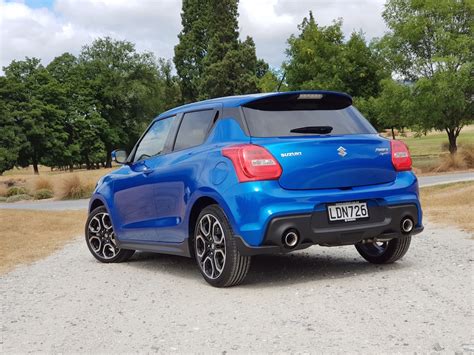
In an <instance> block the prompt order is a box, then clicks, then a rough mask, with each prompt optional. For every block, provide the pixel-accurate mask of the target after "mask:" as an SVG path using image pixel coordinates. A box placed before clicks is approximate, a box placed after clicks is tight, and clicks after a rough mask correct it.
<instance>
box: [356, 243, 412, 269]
mask: <svg viewBox="0 0 474 355" xmlns="http://www.w3.org/2000/svg"><path fill="white" fill-rule="evenodd" d="M410 243H411V236H403V237H400V238H395V239H392V240H390V241H388V242H376V243H358V244H356V245H355V247H356V249H357V251H358V252H359V254H360V255H361V256H362V257H363V258H364V259H365V260H367V261H368V262H371V263H373V264H390V263H393V262H395V261H397V260H398V259H400V258H402V257H403V256H404V255H405V254H406V252H407V251H408V248H409V247H410Z"/></svg>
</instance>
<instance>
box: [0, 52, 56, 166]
mask: <svg viewBox="0 0 474 355" xmlns="http://www.w3.org/2000/svg"><path fill="white" fill-rule="evenodd" d="M4 70H5V77H6V79H7V81H8V86H9V87H10V90H11V91H10V95H11V96H10V97H9V98H7V99H6V101H7V105H8V107H9V109H10V115H11V119H12V120H13V122H14V123H15V125H17V127H18V129H19V130H20V131H21V133H20V140H21V146H20V147H19V152H18V158H17V163H18V164H19V165H22V166H26V165H29V164H32V165H33V167H34V170H35V173H38V164H39V163H40V161H41V159H42V158H44V157H45V156H46V155H47V154H48V153H50V152H51V151H52V150H53V149H54V148H55V147H56V146H57V145H60V144H61V141H62V139H63V137H64V133H63V132H62V131H61V126H60V121H61V118H62V116H63V115H64V112H63V111H62V110H61V109H60V107H59V106H58V105H59V102H60V100H61V97H62V96H63V92H62V91H61V88H60V87H59V85H58V84H57V82H56V81H55V80H54V78H52V77H51V75H50V74H49V72H48V71H47V70H46V69H45V68H44V67H43V66H42V65H41V64H40V61H39V59H36V58H26V59H25V60H24V61H13V62H12V63H11V64H10V65H9V66H7V67H5V68H4Z"/></svg>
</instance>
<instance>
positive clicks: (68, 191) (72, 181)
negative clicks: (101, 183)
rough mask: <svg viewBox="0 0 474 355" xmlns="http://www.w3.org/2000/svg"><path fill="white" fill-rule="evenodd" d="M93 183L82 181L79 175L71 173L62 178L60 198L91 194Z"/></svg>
mask: <svg viewBox="0 0 474 355" xmlns="http://www.w3.org/2000/svg"><path fill="white" fill-rule="evenodd" d="M93 190H94V185H93V184H88V183H83V182H82V181H81V179H80V178H79V176H77V175H72V176H69V177H67V178H65V179H64V181H63V184H62V186H61V190H60V197H61V198H62V199H79V198H86V197H90V196H91V195H92V191H93Z"/></svg>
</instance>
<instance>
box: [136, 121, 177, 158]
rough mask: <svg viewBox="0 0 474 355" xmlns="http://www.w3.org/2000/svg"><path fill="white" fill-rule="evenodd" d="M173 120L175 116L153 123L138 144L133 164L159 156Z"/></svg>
mask: <svg viewBox="0 0 474 355" xmlns="http://www.w3.org/2000/svg"><path fill="white" fill-rule="evenodd" d="M174 118H175V116H173V117H169V118H165V119H162V120H159V121H156V122H155V123H153V125H152V126H151V127H150V129H149V130H148V131H147V132H146V134H145V135H144V136H143V138H142V140H141V141H140V143H139V144H138V147H137V151H136V152H135V157H134V159H133V161H134V162H137V161H139V160H143V159H147V158H149V157H153V156H155V155H159V154H161V152H162V151H163V148H164V147H165V143H166V139H167V138H168V133H169V131H170V128H171V123H172V122H173V120H174Z"/></svg>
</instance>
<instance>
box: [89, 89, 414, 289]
mask: <svg viewBox="0 0 474 355" xmlns="http://www.w3.org/2000/svg"><path fill="white" fill-rule="evenodd" d="M112 155H113V158H114V160H115V161H116V162H117V163H120V164H122V166H121V167H120V168H119V169H117V170H115V171H113V172H111V173H109V174H107V175H106V176H104V177H102V178H101V179H100V180H99V182H98V183H97V187H96V189H95V191H94V194H93V196H92V198H91V201H90V206H89V217H88V219H87V224H86V228H85V233H86V242H87V246H88V247H89V250H90V251H91V253H92V255H93V256H94V257H95V258H96V259H98V260H99V261H101V262H104V263H112V262H122V261H125V260H127V259H129V258H130V257H131V256H132V254H133V253H134V251H135V250H142V251H148V252H157V253H166V254H175V255H181V256H186V257H192V258H195V259H196V263H197V265H198V267H199V270H200V272H201V274H202V276H203V277H204V279H205V280H206V281H207V282H208V283H210V284H211V285H213V286H218V287H225V286H232V285H236V284H239V283H241V282H242V281H243V280H244V278H245V276H246V274H247V272H248V270H249V267H250V260H251V257H252V256H254V255H258V254H269V253H271V254H273V253H287V252H291V251H295V250H300V249H304V248H308V247H309V246H311V245H315V244H317V245H320V246H340V245H355V248H356V249H357V251H358V252H359V253H360V255H361V256H362V257H363V258H365V259H366V260H368V261H369V262H371V263H376V264H383V263H392V262H394V261H396V260H398V259H400V258H401V257H402V256H403V255H404V254H405V253H406V252H407V250H408V248H409V246H410V241H411V236H412V235H414V234H417V233H420V232H421V231H422V230H423V226H422V212H421V207H420V202H419V198H418V197H419V196H418V182H417V178H416V176H415V175H414V174H413V172H412V171H411V158H410V154H409V151H408V149H407V147H406V146H405V144H404V143H402V142H400V141H397V140H389V139H386V138H383V137H381V136H379V135H378V134H377V131H376V130H375V129H374V128H373V127H372V126H371V125H370V124H369V122H368V121H367V120H366V119H365V118H364V117H363V116H362V115H361V114H360V113H359V112H358V111H357V109H356V108H354V107H353V106H352V99H351V97H350V96H348V95H346V94H343V93H337V92H327V91H300V92H285V93H268V94H256V95H245V96H235V97H227V98H219V99H212V100H208V101H203V102H198V103H193V104H189V105H185V106H181V107H178V108H176V109H172V110H170V111H168V112H165V113H163V114H161V115H160V116H158V117H157V118H155V119H154V120H153V122H152V123H151V125H150V126H149V127H148V129H147V130H146V131H145V133H144V134H143V135H142V137H141V138H140V139H139V141H138V142H137V144H136V145H135V147H134V148H133V150H132V151H131V153H130V154H127V153H126V152H125V151H122V150H118V151H114V152H113V153H112Z"/></svg>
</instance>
